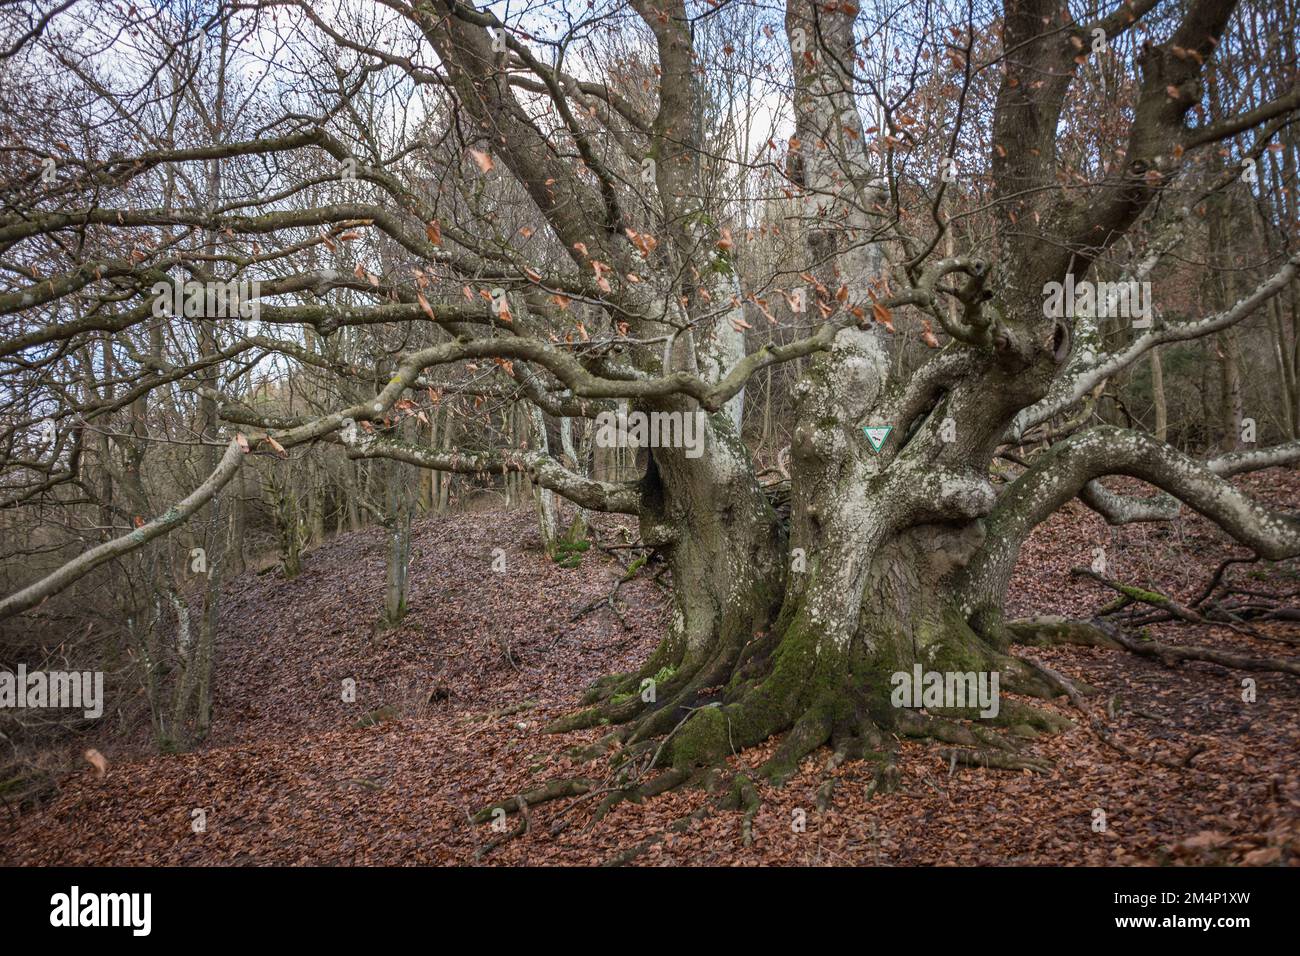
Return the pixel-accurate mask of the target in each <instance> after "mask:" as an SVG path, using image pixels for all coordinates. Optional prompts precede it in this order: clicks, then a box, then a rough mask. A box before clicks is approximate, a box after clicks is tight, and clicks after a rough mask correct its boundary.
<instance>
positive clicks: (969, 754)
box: [939, 747, 1052, 773]
mask: <svg viewBox="0 0 1300 956" xmlns="http://www.w3.org/2000/svg"><path fill="white" fill-rule="evenodd" d="M939 753H940V754H942V755H943V757H944V759H945V760H953V761H956V762H957V763H959V764H962V765H963V766H967V767H990V768H993V769H996V770H1032V771H1034V772H1035V773H1051V772H1052V765H1051V764H1050V763H1048V762H1047V761H1044V760H1038V759H1036V758H1034V757H1026V756H1023V755H1020V754H1014V753H1007V752H1006V751H1004V750H971V749H968V748H965V747H952V748H944V749H942V750H940V751H939Z"/></svg>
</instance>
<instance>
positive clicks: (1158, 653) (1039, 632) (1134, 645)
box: [1008, 617, 1300, 675]
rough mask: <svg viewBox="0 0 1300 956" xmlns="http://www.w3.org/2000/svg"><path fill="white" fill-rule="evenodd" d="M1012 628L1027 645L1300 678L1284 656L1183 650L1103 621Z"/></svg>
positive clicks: (1025, 623) (1046, 621) (1029, 622)
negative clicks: (1101, 651) (1104, 649)
mask: <svg viewBox="0 0 1300 956" xmlns="http://www.w3.org/2000/svg"><path fill="white" fill-rule="evenodd" d="M1008 629H1009V630H1010V632H1011V633H1012V634H1013V635H1014V636H1015V638H1016V639H1017V640H1018V641H1020V642H1021V643H1024V644H1036V645H1039V646H1050V645H1054V644H1080V645H1084V646H1087V647H1107V648H1114V649H1118V650H1126V651H1130V652H1132V653H1134V654H1140V655H1142V656H1143V657H1154V658H1156V659H1157V660H1159V661H1160V662H1161V663H1163V664H1165V665H1166V666H1168V667H1172V666H1174V665H1175V664H1177V663H1179V662H1181V661H1206V662H1208V663H1211V664H1218V665H1219V666H1220V667H1229V668H1233V669H1235V670H1242V671H1274V672H1277V673H1281V674H1296V675H1300V662H1298V661H1293V660H1286V659H1284V658H1280V657H1251V656H1249V655H1246V654H1234V653H1230V652H1228V651H1220V650H1215V649H1214V648H1210V647H1194V646H1186V647H1180V646H1175V645H1172V644H1162V643H1160V642H1159V641H1155V640H1151V639H1141V638H1133V637H1129V636H1128V635H1127V634H1124V633H1123V632H1122V631H1120V630H1119V628H1116V627H1111V626H1110V625H1106V624H1103V623H1101V622H1092V623H1089V622H1086V621H1067V620H1065V619H1063V618H1058V617H1036V618H1025V619H1022V620H1019V621H1014V622H1012V623H1011V624H1009V625H1008Z"/></svg>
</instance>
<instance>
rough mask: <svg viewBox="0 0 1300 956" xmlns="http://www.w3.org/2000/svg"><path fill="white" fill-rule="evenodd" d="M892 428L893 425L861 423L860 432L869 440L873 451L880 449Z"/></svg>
mask: <svg viewBox="0 0 1300 956" xmlns="http://www.w3.org/2000/svg"><path fill="white" fill-rule="evenodd" d="M893 430H894V426H893V425H863V426H862V433H863V434H864V435H866V436H867V441H869V442H871V448H872V450H873V451H880V449H881V448H882V447H883V446H884V444H885V439H886V438H888V437H889V433H890V432H892V431H893Z"/></svg>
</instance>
